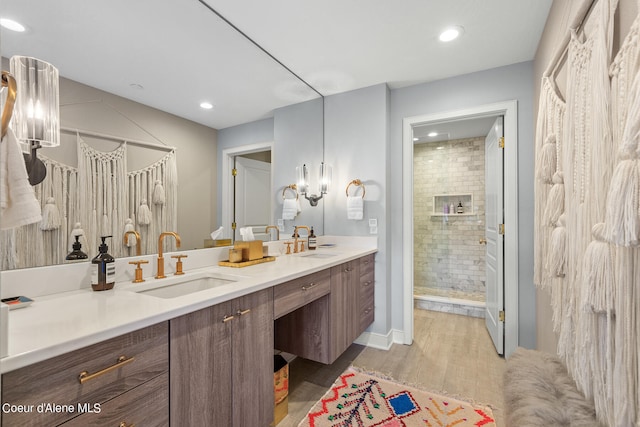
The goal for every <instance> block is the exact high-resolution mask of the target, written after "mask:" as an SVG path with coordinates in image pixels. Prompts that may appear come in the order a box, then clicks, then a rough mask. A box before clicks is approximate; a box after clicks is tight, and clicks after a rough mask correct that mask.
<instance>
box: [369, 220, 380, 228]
mask: <svg viewBox="0 0 640 427" xmlns="http://www.w3.org/2000/svg"><path fill="white" fill-rule="evenodd" d="M377 226H378V219H377V218H369V227H377Z"/></svg>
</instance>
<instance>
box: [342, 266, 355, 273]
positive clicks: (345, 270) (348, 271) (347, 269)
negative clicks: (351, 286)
mask: <svg viewBox="0 0 640 427" xmlns="http://www.w3.org/2000/svg"><path fill="white" fill-rule="evenodd" d="M343 271H344V272H345V273H351V271H353V269H352V268H349V267H347V268H345V269H344V270H343Z"/></svg>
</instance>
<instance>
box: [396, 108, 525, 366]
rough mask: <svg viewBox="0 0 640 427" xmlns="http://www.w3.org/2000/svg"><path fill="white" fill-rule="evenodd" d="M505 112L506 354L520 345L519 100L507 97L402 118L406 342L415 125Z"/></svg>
mask: <svg viewBox="0 0 640 427" xmlns="http://www.w3.org/2000/svg"><path fill="white" fill-rule="evenodd" d="M499 115H502V116H504V132H505V133H504V135H505V148H504V201H505V203H504V223H505V235H504V310H505V318H506V321H505V325H504V331H505V337H504V354H505V356H509V355H510V354H511V353H512V352H513V351H515V349H516V347H517V346H518V319H519V316H518V101H516V100H511V101H504V102H498V103H494V104H485V105H480V106H476V107H470V108H465V109H460V110H454V111H447V112H441V113H433V114H423V115H419V116H412V117H405V118H404V119H403V120H402V224H403V227H402V279H403V302H402V305H403V332H404V334H403V335H404V337H403V338H404V339H403V343H404V344H407V345H410V344H411V343H412V342H413V274H414V268H413V262H414V260H413V256H414V255H413V238H414V230H413V179H414V178H413V132H412V129H413V126H416V125H422V124H429V123H437V122H442V121H451V120H463V119H471V118H478V117H487V116H499Z"/></svg>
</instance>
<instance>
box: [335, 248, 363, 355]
mask: <svg viewBox="0 0 640 427" xmlns="http://www.w3.org/2000/svg"><path fill="white" fill-rule="evenodd" d="M358 265H359V260H353V261H349V262H346V263H344V264H341V265H338V266H335V267H332V268H331V304H330V306H331V309H330V316H329V321H330V324H331V340H330V342H331V349H330V354H331V357H330V360H331V362H333V361H334V360H336V359H337V358H338V357H339V356H340V355H341V354H342V353H343V352H344V351H345V350H346V349H347V347H349V346H350V345H351V344H352V343H353V341H354V340H355V339H356V338H357V337H358V331H359V329H360V303H359V299H360V298H359V296H360V286H359V284H360V274H359V269H358Z"/></svg>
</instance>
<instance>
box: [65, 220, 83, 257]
mask: <svg viewBox="0 0 640 427" xmlns="http://www.w3.org/2000/svg"><path fill="white" fill-rule="evenodd" d="M76 236H79V239H78V240H79V241H80V244H81V245H82V247H83V248H85V251H86V248H87V237H86V236H85V234H84V230H83V229H82V226H81V224H80V223H79V222H76V223H75V225H74V226H73V230H71V235H70V236H69V252H71V251H72V250H73V244H74V243H75V241H76Z"/></svg>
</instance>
